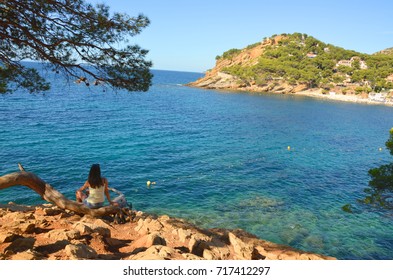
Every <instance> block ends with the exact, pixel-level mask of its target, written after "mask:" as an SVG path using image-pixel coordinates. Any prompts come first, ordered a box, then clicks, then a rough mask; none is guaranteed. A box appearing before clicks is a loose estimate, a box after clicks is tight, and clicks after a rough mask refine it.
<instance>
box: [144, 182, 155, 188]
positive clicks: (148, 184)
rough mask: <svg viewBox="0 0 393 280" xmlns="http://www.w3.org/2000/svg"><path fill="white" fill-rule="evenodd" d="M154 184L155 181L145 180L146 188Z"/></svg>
mask: <svg viewBox="0 0 393 280" xmlns="http://www.w3.org/2000/svg"><path fill="white" fill-rule="evenodd" d="M155 184H156V182H151V181H147V182H146V186H147V187H148V188H150V186H151V185H155Z"/></svg>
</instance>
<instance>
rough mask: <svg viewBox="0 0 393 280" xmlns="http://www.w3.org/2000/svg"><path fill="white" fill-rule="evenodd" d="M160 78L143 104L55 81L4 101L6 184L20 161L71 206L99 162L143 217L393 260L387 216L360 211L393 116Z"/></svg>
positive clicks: (1, 136) (3, 195) (15, 194)
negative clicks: (41, 91) (348, 208)
mask: <svg viewBox="0 0 393 280" xmlns="http://www.w3.org/2000/svg"><path fill="white" fill-rule="evenodd" d="M154 74H155V78H154V85H153V86H152V87H151V89H150V91H149V92H147V93H132V94H129V93H124V92H118V93H113V92H108V91H107V92H103V91H102V88H99V87H98V88H97V87H95V88H91V89H88V88H86V87H84V86H82V85H76V84H73V83H67V82H65V81H64V80H63V79H62V78H60V77H56V76H54V77H51V79H52V80H53V84H52V90H51V92H50V93H47V94H45V95H29V94H26V93H22V92H20V93H15V94H12V95H0V174H6V173H9V172H13V171H16V170H17V163H18V162H21V163H22V164H23V165H24V166H25V168H26V169H28V170H30V171H33V172H35V173H36V174H38V175H39V176H40V177H41V178H43V179H44V180H46V181H48V182H49V183H51V185H52V186H54V187H55V188H57V189H58V190H60V191H61V192H63V193H64V194H65V195H66V196H68V197H69V198H72V197H73V194H74V191H75V189H76V188H78V187H79V186H81V184H83V182H84V180H85V179H86V177H87V173H88V170H89V167H90V165H91V164H92V163H96V162H98V163H100V164H101V168H102V171H103V174H104V175H105V176H106V177H107V178H108V179H109V181H110V185H111V186H112V187H115V188H117V189H119V190H121V191H123V192H124V193H125V194H126V195H127V197H128V199H129V201H130V202H132V203H133V205H134V208H136V209H137V210H142V211H147V212H153V213H157V214H168V215H171V216H177V217H182V218H186V219H188V220H190V221H191V222H194V223H196V224H198V225H200V226H203V227H207V228H211V227H225V228H243V229H245V230H247V231H249V232H251V233H253V234H256V235H257V236H259V237H261V238H263V239H266V240H270V241H273V242H278V243H283V244H288V245H291V246H293V247H296V248H299V249H303V250H308V251H313V252H317V253H322V254H327V255H331V256H335V257H337V258H340V259H393V237H392V236H393V225H392V219H393V217H392V213H389V212H386V211H382V210H377V209H370V208H367V207H364V206H362V205H359V204H357V203H356V200H357V199H358V198H361V197H362V190H363V189H364V188H365V187H366V186H367V184H368V180H369V177H368V175H367V171H368V169H370V168H372V167H375V166H378V165H380V164H384V163H386V162H388V161H389V160H391V156H390V155H389V153H388V152H387V151H386V150H385V149H383V150H382V151H379V148H380V147H383V148H384V143H385V141H386V139H387V138H388V131H389V129H390V128H391V127H392V126H393V121H392V120H393V108H391V107H384V106H371V105H359V104H347V103H339V102H328V101H322V100H314V99H310V98H305V97H293V96H286V95H270V94H265V95H252V94H246V93H241V94H234V93H228V92H224V91H222V92H218V91H208V90H201V89H194V88H188V87H185V86H182V84H184V83H187V82H189V81H192V80H195V79H196V78H198V77H200V76H201V74H198V73H184V72H169V71H154ZM288 146H290V147H291V149H290V150H288V149H287V147H288ZM147 180H150V181H154V182H156V184H155V185H154V186H153V187H152V188H150V189H148V188H147V187H146V181H147ZM8 201H15V202H17V203H24V204H30V203H42V200H41V199H40V198H39V197H38V195H37V194H35V193H34V192H32V191H31V190H30V189H27V188H24V187H17V188H11V189H7V190H2V191H0V203H6V202H8ZM347 203H352V204H353V205H354V206H355V207H356V209H357V213H356V214H348V213H345V212H343V211H342V210H341V207H342V206H343V205H344V204H347Z"/></svg>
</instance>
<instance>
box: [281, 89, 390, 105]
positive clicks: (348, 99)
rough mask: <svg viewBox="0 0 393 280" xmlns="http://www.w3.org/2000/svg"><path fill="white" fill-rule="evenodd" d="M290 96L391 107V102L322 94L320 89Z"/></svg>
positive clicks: (353, 96) (351, 95)
mask: <svg viewBox="0 0 393 280" xmlns="http://www.w3.org/2000/svg"><path fill="white" fill-rule="evenodd" d="M288 94H290V95H296V96H299V95H302V96H308V97H313V98H320V99H325V100H330V101H339V102H352V103H362V104H370V105H386V106H393V102H392V101H376V100H372V99H370V98H363V97H360V96H358V95H353V94H348V95H343V94H329V93H327V94H322V90H321V89H308V90H304V91H299V92H296V93H288Z"/></svg>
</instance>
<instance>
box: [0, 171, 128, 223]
mask: <svg viewBox="0 0 393 280" xmlns="http://www.w3.org/2000/svg"><path fill="white" fill-rule="evenodd" d="M18 166H19V169H20V171H19V172H14V173H10V174H6V175H4V176H1V177H0V190H2V189H6V188H9V187H13V186H26V187H28V188H30V189H32V190H33V191H35V192H36V193H38V194H39V195H40V196H41V197H42V198H43V199H44V200H46V201H48V202H50V203H53V204H55V205H56V206H58V207H59V208H61V209H68V210H71V211H74V212H75V213H79V214H85V215H90V216H92V217H103V216H110V215H116V216H118V215H122V212H123V211H122V209H121V208H119V207H117V206H114V205H110V206H105V207H101V208H98V209H90V208H88V207H86V206H85V205H83V204H82V203H79V202H76V201H73V200H69V199H67V198H66V197H65V196H64V195H63V194H62V193H60V192H59V191H57V190H55V189H54V188H53V187H52V186H51V185H49V184H48V183H46V182H45V181H44V180H42V179H41V178H39V177H38V176H37V175H35V174H34V173H32V172H27V171H25V169H24V168H23V166H22V165H21V164H18Z"/></svg>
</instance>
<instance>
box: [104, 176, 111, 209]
mask: <svg viewBox="0 0 393 280" xmlns="http://www.w3.org/2000/svg"><path fill="white" fill-rule="evenodd" d="M102 181H103V182H104V187H105V196H106V199H108V202H109V203H110V204H113V201H112V200H111V196H110V194H109V187H108V180H107V179H106V178H102Z"/></svg>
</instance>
